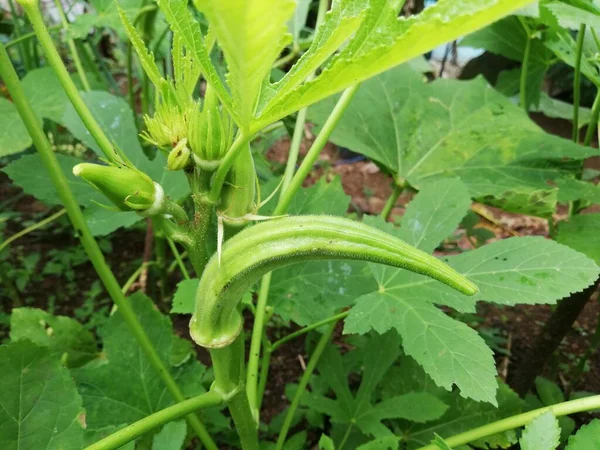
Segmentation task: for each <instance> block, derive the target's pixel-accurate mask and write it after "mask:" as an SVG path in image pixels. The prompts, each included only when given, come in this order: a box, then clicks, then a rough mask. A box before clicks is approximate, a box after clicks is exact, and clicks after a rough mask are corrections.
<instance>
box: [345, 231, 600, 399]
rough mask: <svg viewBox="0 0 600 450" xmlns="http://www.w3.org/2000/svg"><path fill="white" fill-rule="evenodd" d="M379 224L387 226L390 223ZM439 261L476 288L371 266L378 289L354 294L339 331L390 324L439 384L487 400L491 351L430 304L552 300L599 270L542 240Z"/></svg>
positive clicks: (500, 244)
mask: <svg viewBox="0 0 600 450" xmlns="http://www.w3.org/2000/svg"><path fill="white" fill-rule="evenodd" d="M383 229H385V230H386V231H390V227H389V226H388V227H387V228H383ZM391 231H392V232H393V229H391ZM444 261H445V262H447V263H448V264H449V265H450V266H452V267H454V268H455V269H456V270H458V271H459V272H460V273H462V274H464V275H465V276H467V277H468V278H469V279H470V280H471V281H473V282H474V283H475V284H477V285H478V286H479V289H480V291H479V293H478V294H476V295H475V296H473V297H466V296H464V295H462V294H455V293H454V292H453V291H452V290H451V289H449V288H447V287H446V286H443V285H441V284H440V283H437V282H435V281H434V280H431V279H430V278H427V277H425V276H423V275H417V274H413V273H409V272H407V271H404V270H388V269H387V268H386V269H384V268H380V267H379V266H375V265H373V266H371V267H372V270H373V273H374V276H375V278H376V280H377V283H378V285H379V287H378V288H377V289H376V290H374V291H373V292H371V293H369V294H366V295H363V296H361V297H359V298H358V299H357V301H356V306H354V307H353V308H352V310H351V311H350V315H349V316H348V318H347V319H346V322H345V327H344V332H345V333H359V334H364V333H366V332H368V331H369V330H370V329H374V330H375V331H377V332H379V333H384V332H386V331H387V330H389V329H391V328H395V329H396V330H397V331H398V332H399V333H400V335H401V336H402V338H403V341H404V343H405V344H404V345H405V351H406V353H407V354H409V355H410V356H412V357H414V358H415V359H416V360H417V361H418V362H419V363H420V364H421V365H423V367H424V368H425V370H426V372H427V373H428V374H429V375H430V376H431V377H432V378H433V380H434V381H435V382H436V383H437V384H438V385H439V386H442V387H444V388H446V389H450V388H451V386H452V384H456V385H457V386H458V387H459V388H460V389H461V394H462V395H464V396H468V397H470V398H473V399H476V400H485V401H490V402H493V401H494V400H493V399H494V392H495V389H496V381H495V379H494V377H495V368H494V363H493V359H492V354H491V351H490V350H489V349H488V348H487V346H486V345H485V343H484V342H483V340H482V339H481V338H480V337H479V335H478V334H477V333H476V332H475V331H474V330H472V329H470V328H469V327H467V326H466V325H465V324H463V323H461V322H457V321H454V320H453V319H451V318H449V317H448V316H446V315H445V314H444V313H442V312H441V311H440V310H439V309H437V308H436V307H435V306H434V305H433V304H443V305H448V306H451V307H452V308H455V309H458V310H460V311H464V312H467V311H474V305H475V302H477V301H479V300H484V301H488V302H494V303H499V304H511V305H512V304H516V303H552V302H554V301H556V300H558V299H560V298H562V297H565V296H567V295H569V294H570V293H571V292H576V291H579V290H581V289H583V288H585V287H586V286H588V285H589V284H591V283H592V282H593V281H594V280H595V279H596V277H597V276H598V272H599V269H598V267H597V266H596V264H595V263H594V262H593V261H591V260H590V259H589V258H587V257H586V256H584V255H582V254H580V253H577V252H575V251H573V250H571V249H569V248H568V247H565V246H563V245H560V244H557V243H556V242H553V241H550V240H546V239H543V238H541V237H525V238H511V239H506V240H502V241H497V242H495V243H493V244H490V245H486V246H484V247H481V248H479V249H477V250H474V251H471V252H466V253H463V254H460V255H456V256H448V257H445V258H444Z"/></svg>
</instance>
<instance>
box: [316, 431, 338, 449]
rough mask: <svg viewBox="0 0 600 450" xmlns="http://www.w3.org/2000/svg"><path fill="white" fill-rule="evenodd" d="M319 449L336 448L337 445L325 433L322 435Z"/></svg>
mask: <svg viewBox="0 0 600 450" xmlns="http://www.w3.org/2000/svg"><path fill="white" fill-rule="evenodd" d="M319 450H335V445H334V444H333V441H332V440H331V438H330V437H329V436H327V435H325V434H322V435H321V439H319Z"/></svg>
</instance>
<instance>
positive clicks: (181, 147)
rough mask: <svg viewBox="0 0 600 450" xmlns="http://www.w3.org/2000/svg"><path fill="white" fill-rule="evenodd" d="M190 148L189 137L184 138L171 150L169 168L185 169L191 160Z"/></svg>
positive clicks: (168, 159)
mask: <svg viewBox="0 0 600 450" xmlns="http://www.w3.org/2000/svg"><path fill="white" fill-rule="evenodd" d="M190 155H191V152H190V149H189V148H188V146H187V139H185V138H183V139H182V140H181V141H179V143H178V144H177V145H176V146H175V147H174V148H173V150H171V151H170V152H169V157H168V158H167V168H168V169H169V170H183V169H185V168H186V166H187V165H188V163H189V162H190Z"/></svg>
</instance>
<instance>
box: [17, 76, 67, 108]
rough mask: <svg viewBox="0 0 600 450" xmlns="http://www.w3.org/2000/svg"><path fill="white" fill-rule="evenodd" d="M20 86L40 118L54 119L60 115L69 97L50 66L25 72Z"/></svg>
mask: <svg viewBox="0 0 600 450" xmlns="http://www.w3.org/2000/svg"><path fill="white" fill-rule="evenodd" d="M21 86H22V87H23V91H24V92H25V96H26V97H27V100H29V103H31V107H32V108H33V110H34V112H35V113H36V114H37V116H38V117H39V118H40V119H51V120H56V119H57V118H60V117H62V115H63V114H64V112H65V108H66V107H67V104H68V103H69V99H68V98H67V94H65V91H64V90H63V88H62V86H61V84H60V81H58V78H57V77H56V75H55V74H54V70H52V68H51V67H42V68H41V69H34V70H32V71H30V72H27V75H25V77H24V78H23V80H22V82H21Z"/></svg>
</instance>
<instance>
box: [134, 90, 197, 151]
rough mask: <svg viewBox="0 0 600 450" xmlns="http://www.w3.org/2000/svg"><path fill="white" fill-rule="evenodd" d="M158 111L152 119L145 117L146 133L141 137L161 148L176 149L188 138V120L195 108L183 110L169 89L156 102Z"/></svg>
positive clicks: (190, 107)
mask: <svg viewBox="0 0 600 450" xmlns="http://www.w3.org/2000/svg"><path fill="white" fill-rule="evenodd" d="M155 104H156V111H155V113H154V115H153V116H152V117H150V116H147V115H146V116H144V123H145V124H146V131H144V132H143V133H142V134H141V136H142V138H144V139H145V140H146V141H148V142H150V143H151V144H154V145H156V146H157V147H159V148H170V147H175V146H176V145H177V144H178V143H179V141H181V140H182V139H184V138H186V137H187V132H188V120H189V116H190V113H191V112H192V111H193V106H189V107H184V108H182V107H181V106H180V105H179V104H178V102H177V100H176V99H174V98H173V96H172V94H171V93H170V92H169V91H168V89H167V87H164V88H163V93H162V96H157V99H156V101H155Z"/></svg>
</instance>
